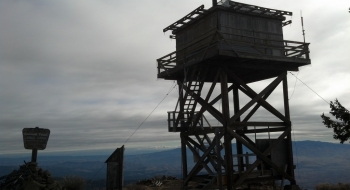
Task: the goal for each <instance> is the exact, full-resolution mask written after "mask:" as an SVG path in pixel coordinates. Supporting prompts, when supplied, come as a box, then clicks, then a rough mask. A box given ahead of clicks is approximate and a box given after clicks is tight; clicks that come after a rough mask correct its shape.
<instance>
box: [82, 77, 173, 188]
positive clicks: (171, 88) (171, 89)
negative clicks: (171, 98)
mask: <svg viewBox="0 0 350 190" xmlns="http://www.w3.org/2000/svg"><path fill="white" fill-rule="evenodd" d="M174 83H175V81H174ZM175 87H176V84H175V85H174V86H173V84H171V87H170V89H169V90H168V92H167V94H166V95H165V96H164V98H163V99H162V100H161V101H160V102H159V103H158V105H157V106H156V107H155V108H154V109H153V110H152V111H151V113H150V114H149V115H148V116H147V117H146V119H144V120H143V121H142V123H141V124H140V125H139V126H138V127H137V128H136V129H135V131H134V132H133V133H132V134H131V135H130V136H129V138H128V139H126V141H125V142H124V144H123V146H124V145H125V144H126V143H127V142H128V141H129V139H130V138H131V137H132V136H133V135H134V134H135V132H136V131H137V130H138V129H139V128H140V127H141V126H142V125H143V124H144V123H145V121H146V120H147V119H148V118H149V117H150V116H151V115H152V113H153V112H154V111H155V110H156V109H157V108H158V106H159V105H160V104H161V103H162V102H163V101H164V100H165V98H166V97H167V96H168V95H169V94H170V92H171V91H173V89H174V88H175ZM104 166H105V164H104V163H103V165H102V167H101V168H100V169H99V170H98V171H97V172H96V173H95V174H94V176H93V177H92V178H91V179H90V180H89V181H88V183H87V185H88V184H90V182H92V180H93V179H95V177H96V175H97V174H98V173H99V172H100V171H101V170H102V168H103V167H104Z"/></svg>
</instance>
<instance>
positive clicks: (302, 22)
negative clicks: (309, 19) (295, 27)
mask: <svg viewBox="0 0 350 190" xmlns="http://www.w3.org/2000/svg"><path fill="white" fill-rule="evenodd" d="M300 16H301V27H302V30H303V38H304V43H305V30H304V20H303V12H302V11H300Z"/></svg>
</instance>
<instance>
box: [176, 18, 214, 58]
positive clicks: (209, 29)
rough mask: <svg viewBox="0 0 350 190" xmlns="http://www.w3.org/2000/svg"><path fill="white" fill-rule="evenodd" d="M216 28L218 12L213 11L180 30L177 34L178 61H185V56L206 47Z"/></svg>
mask: <svg viewBox="0 0 350 190" xmlns="http://www.w3.org/2000/svg"><path fill="white" fill-rule="evenodd" d="M216 29H217V12H213V13H211V14H209V15H206V16H205V17H203V18H201V19H200V20H198V21H197V22H194V23H192V24H191V25H190V26H188V27H186V28H185V29H183V30H181V31H179V32H178V33H177V34H176V50H177V51H178V52H177V53H176V57H177V63H178V64H181V63H183V61H184V59H185V57H190V56H191V54H193V53H194V52H198V51H201V50H202V49H204V48H205V47H206V46H207V45H208V44H209V43H210V42H211V40H212V35H211V33H212V34H213V32H215V31H216Z"/></svg>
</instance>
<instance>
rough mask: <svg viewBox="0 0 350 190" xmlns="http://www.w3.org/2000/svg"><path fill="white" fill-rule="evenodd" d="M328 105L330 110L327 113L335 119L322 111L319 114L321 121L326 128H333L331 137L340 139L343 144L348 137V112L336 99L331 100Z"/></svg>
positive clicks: (349, 115) (349, 126) (349, 122)
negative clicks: (333, 118)
mask: <svg viewBox="0 0 350 190" xmlns="http://www.w3.org/2000/svg"><path fill="white" fill-rule="evenodd" d="M330 107H331V111H330V112H329V113H330V114H332V115H333V116H334V117H335V118H336V120H335V121H334V120H332V119H331V118H329V117H327V116H325V115H324V113H323V114H322V115H321V118H322V120H323V121H322V123H323V124H324V125H326V127H328V128H333V131H334V134H333V138H334V139H338V140H340V143H342V144H343V143H344V142H345V141H347V140H349V138H350V112H349V110H347V109H346V108H344V107H343V106H342V105H341V104H340V103H339V101H338V100H337V99H335V101H334V103H333V102H332V101H331V103H330Z"/></svg>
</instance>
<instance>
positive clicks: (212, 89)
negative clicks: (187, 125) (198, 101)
mask: <svg viewBox="0 0 350 190" xmlns="http://www.w3.org/2000/svg"><path fill="white" fill-rule="evenodd" d="M219 77H220V69H218V72H217V73H216V75H215V78H214V81H213V82H212V84H211V86H210V89H209V91H208V94H207V96H206V97H205V101H206V102H208V101H209V99H210V97H211V95H212V93H213V91H214V89H215V86H216V83H217V81H218V80H219ZM211 105H212V104H211ZM204 111H205V108H204V107H203V106H202V107H201V109H200V110H199V112H198V113H197V117H196V120H195V121H194V126H196V125H197V123H198V121H199V119H200V116H201V115H202V114H203V113H204Z"/></svg>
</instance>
